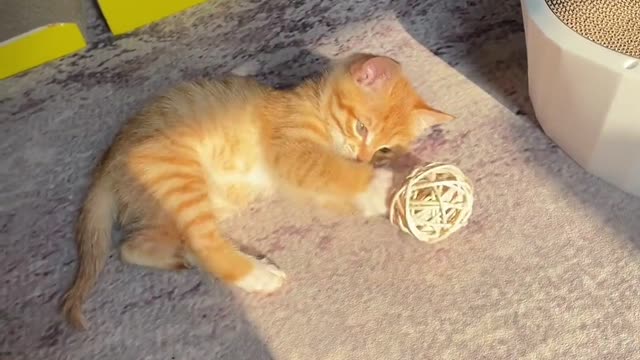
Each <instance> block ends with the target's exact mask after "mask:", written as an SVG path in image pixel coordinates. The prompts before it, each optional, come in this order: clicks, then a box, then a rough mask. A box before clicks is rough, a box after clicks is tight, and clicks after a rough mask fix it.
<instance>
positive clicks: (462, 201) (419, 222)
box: [389, 163, 473, 243]
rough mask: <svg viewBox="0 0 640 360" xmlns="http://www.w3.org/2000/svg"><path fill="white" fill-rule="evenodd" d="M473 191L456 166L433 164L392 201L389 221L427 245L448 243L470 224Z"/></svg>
mask: <svg viewBox="0 0 640 360" xmlns="http://www.w3.org/2000/svg"><path fill="white" fill-rule="evenodd" d="M472 208H473V187H472V185H471V183H470V182H469V180H468V179H467V177H466V176H465V175H464V174H463V173H462V171H461V170H460V169H459V168H457V167H456V166H453V165H448V164H442V163H432V164H428V165H424V166H421V167H418V168H416V169H414V170H413V171H412V172H411V174H410V175H409V176H407V179H406V180H405V182H404V184H403V185H402V187H401V188H400V189H399V190H398V191H397V192H396V193H395V195H394V196H393V199H392V201H391V209H390V212H389V219H390V220H391V222H392V223H393V224H394V225H396V226H398V227H399V228H400V229H401V230H402V231H404V232H406V233H408V234H411V235H413V236H414V237H415V238H416V239H418V240H420V241H424V242H427V243H436V242H438V241H441V240H444V239H445V238H447V237H448V236H449V235H451V234H452V233H453V232H455V231H457V230H459V229H460V228H462V227H463V226H465V225H466V224H467V221H468V220H469V217H470V216H471V210H472Z"/></svg>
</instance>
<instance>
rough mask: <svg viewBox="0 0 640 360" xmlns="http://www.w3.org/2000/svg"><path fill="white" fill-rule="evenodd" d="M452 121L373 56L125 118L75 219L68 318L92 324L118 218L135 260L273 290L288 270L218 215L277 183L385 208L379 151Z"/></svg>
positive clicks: (185, 95) (218, 88)
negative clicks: (289, 84) (231, 236)
mask: <svg viewBox="0 0 640 360" xmlns="http://www.w3.org/2000/svg"><path fill="white" fill-rule="evenodd" d="M449 119H450V116H448V115H446V114H443V113H440V112H438V111H436V110H433V109H431V108H430V107H429V106H427V105H426V104H425V103H424V102H423V101H422V100H421V99H420V97H419V96H418V95H417V94H416V92H415V91H414V90H413V88H412V87H411V85H410V83H409V82H408V80H407V79H406V78H405V77H404V76H403V75H402V73H401V71H400V67H399V65H398V64H397V63H396V62H395V61H393V60H391V59H389V58H385V57H377V56H373V55H368V54H357V55H354V56H352V57H350V58H348V59H345V60H343V61H341V62H338V63H337V64H336V65H335V66H334V67H333V68H332V69H331V71H329V72H327V73H326V74H325V75H324V76H323V77H321V78H318V79H314V80H308V81H306V82H304V83H302V84H301V85H300V86H298V87H297V88H295V89H293V90H288V91H278V90H274V89H271V88H268V87H265V86H263V85H261V84H259V83H257V82H256V81H254V80H252V79H249V78H244V77H237V76H231V77H228V78H226V79H224V80H221V81H202V82H194V83H188V84H184V85H181V86H178V87H177V88H175V89H172V90H170V91H169V92H167V93H166V94H164V95H162V96H159V97H158V98H157V99H155V101H153V102H151V103H150V104H149V105H148V106H147V107H145V108H144V109H143V110H142V111H141V112H140V113H139V114H138V115H137V116H135V117H134V118H132V119H131V120H130V121H128V122H127V124H126V125H125V126H124V128H123V129H122V130H121V132H120V133H119V135H118V136H117V138H116V140H115V142H114V144H113V145H112V146H111V148H110V149H109V151H108V152H107V154H106V155H105V157H104V159H103V161H102V162H101V164H100V165H99V166H98V168H97V169H96V172H95V175H94V182H93V185H92V187H91V188H90V191H89V195H88V197H87V200H86V203H85V205H84V207H83V209H82V212H81V215H80V218H79V221H78V232H77V240H78V248H79V256H80V260H79V267H78V273H77V277H76V279H75V282H74V284H73V286H72V287H71V289H70V290H69V291H68V292H67V294H66V296H65V299H64V304H63V310H64V312H65V314H66V316H67V318H68V319H69V321H70V322H71V323H72V324H73V325H75V326H76V327H78V328H84V327H86V320H85V319H84V316H83V315H82V304H83V303H84V301H85V299H86V298H87V296H88V294H89V292H90V290H91V288H92V287H93V286H94V285H95V282H96V279H97V277H98V274H99V272H100V270H101V269H102V267H103V266H104V263H105V260H106V256H107V253H108V251H109V250H108V249H109V243H110V229H111V226H112V223H113V222H114V221H116V222H118V223H119V224H120V225H122V226H123V227H124V228H125V229H126V230H127V234H128V238H127V240H126V241H125V242H124V244H123V245H122V247H121V254H122V259H123V260H125V261H127V262H130V263H134V264H138V265H142V266H148V267H155V268H163V269H182V268H186V267H190V266H192V265H197V266H199V267H201V268H202V269H203V270H205V271H207V272H208V273H209V274H211V275H212V276H214V277H216V278H218V279H220V280H222V281H224V282H226V283H230V284H235V285H237V286H239V287H241V288H243V289H245V290H248V291H260V292H271V291H274V290H276V289H277V288H278V287H280V286H281V284H282V283H283V281H284V278H285V276H284V273H282V272H281V271H280V270H279V269H278V268H276V267H275V266H273V265H272V264H269V263H267V262H264V261H259V260H257V259H255V258H253V257H251V256H249V255H247V254H244V253H242V252H240V251H239V250H237V249H236V248H235V247H234V246H233V245H232V244H231V243H230V242H229V241H227V240H226V239H225V237H224V235H223V234H221V233H220V231H219V230H218V227H217V223H218V222H219V221H221V220H224V219H225V218H228V217H230V216H233V215H234V214H235V213H237V212H238V211H239V210H241V209H243V208H244V207H245V206H246V205H247V204H249V203H250V202H252V201H253V200H254V199H255V198H256V197H258V196H268V195H269V194H271V193H272V192H274V191H281V192H285V193H286V194H289V195H292V196H293V197H295V198H302V199H305V200H307V199H308V200H311V201H315V202H316V203H318V204H320V205H322V206H326V207H330V208H334V209H343V210H345V209H346V210H350V211H359V212H360V213H362V214H363V215H367V216H373V215H380V214H383V213H385V212H386V210H387V208H386V206H387V204H386V197H387V195H388V194H387V192H388V190H389V187H390V185H391V175H392V174H391V173H390V172H389V171H388V170H384V169H377V168H374V167H373V166H372V161H373V160H374V159H375V154H377V153H379V152H380V151H378V150H379V149H381V148H383V147H385V148H390V149H394V150H397V149H407V148H408V147H409V145H410V144H411V142H412V141H413V140H414V139H415V138H416V137H417V136H418V135H419V134H420V132H421V131H422V130H423V129H424V128H425V127H427V126H431V125H433V124H436V123H439V122H443V121H446V120H449ZM358 122H360V123H361V124H358Z"/></svg>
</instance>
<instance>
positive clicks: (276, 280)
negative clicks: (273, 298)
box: [235, 258, 287, 293]
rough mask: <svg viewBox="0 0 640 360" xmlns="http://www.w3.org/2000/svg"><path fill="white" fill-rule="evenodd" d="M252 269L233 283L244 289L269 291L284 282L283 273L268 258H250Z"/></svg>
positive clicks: (284, 276) (272, 290)
mask: <svg viewBox="0 0 640 360" xmlns="http://www.w3.org/2000/svg"><path fill="white" fill-rule="evenodd" d="M252 262H253V265H254V267H253V270H251V272H249V273H248V274H247V275H246V276H245V277H243V278H241V279H240V280H238V281H236V282H235V285H236V286H237V287H239V288H241V289H243V290H245V291H249V292H261V293H271V292H274V291H275V290H277V289H278V288H280V287H281V286H282V284H283V283H284V280H285V278H286V277H287V276H286V275H285V273H284V272H283V271H282V270H280V269H279V268H278V267H277V266H276V265H274V264H273V263H271V262H270V261H269V260H268V259H266V258H264V259H261V260H258V259H255V258H252Z"/></svg>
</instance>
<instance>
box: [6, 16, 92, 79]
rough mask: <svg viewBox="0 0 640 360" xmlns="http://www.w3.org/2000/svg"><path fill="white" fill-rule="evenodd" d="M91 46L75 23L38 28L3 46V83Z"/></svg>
mask: <svg viewBox="0 0 640 360" xmlns="http://www.w3.org/2000/svg"><path fill="white" fill-rule="evenodd" d="M85 46H87V43H86V41H85V39H84V36H83V35H82V32H81V31H80V27H78V25H77V24H75V23H55V24H49V25H45V26H41V27H38V28H35V29H33V30H31V31H29V32H26V33H24V34H21V35H18V36H15V37H13V38H11V39H8V40H6V41H3V42H2V43H0V80H2V79H6V78H8V77H11V76H13V75H17V74H19V73H22V72H24V71H26V70H29V69H32V68H34V67H37V66H39V65H42V64H44V63H47V62H49V61H52V60H55V59H58V58H61V57H63V56H66V55H69V54H71V53H73V52H76V51H78V50H80V49H82V48H84V47H85Z"/></svg>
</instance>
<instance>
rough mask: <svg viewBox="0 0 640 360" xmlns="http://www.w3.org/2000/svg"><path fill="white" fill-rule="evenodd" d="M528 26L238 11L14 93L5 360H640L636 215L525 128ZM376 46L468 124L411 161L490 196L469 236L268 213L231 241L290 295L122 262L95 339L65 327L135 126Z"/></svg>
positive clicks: (620, 196) (136, 42) (482, 197)
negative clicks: (70, 295) (224, 91)
mask: <svg viewBox="0 0 640 360" xmlns="http://www.w3.org/2000/svg"><path fill="white" fill-rule="evenodd" d="M519 17H520V13H519V8H518V6H517V3H514V1H506V2H493V1H490V0H486V1H480V0H478V1H461V0H456V1H447V2H445V1H435V0H429V1H424V0H422V1H393V2H390V1H383V0H379V1H377V0H361V1H320V0H317V1H244V0H241V1H229V2H222V3H219V4H218V5H216V6H211V5H205V6H202V7H199V8H196V9H194V10H192V11H188V12H186V13H184V14H181V15H179V16H176V17H174V18H171V19H168V20H166V21H163V22H161V23H159V24H157V25H153V26H151V27H149V28H146V29H143V30H142V31H139V32H136V33H135V34H133V35H130V36H127V37H124V38H120V39H117V40H115V41H114V40H113V39H110V38H109V37H108V36H102V37H98V39H97V41H96V42H95V43H94V45H93V46H92V47H91V48H90V49H89V50H87V51H85V52H83V53H80V54H77V55H74V56H72V57H69V58H66V59H64V60H61V61H59V62H56V63H53V64H50V65H46V66H44V67H41V68H38V69H36V70H34V71H31V72H29V73H27V74H25V75H22V76H19V77H16V78H13V79H10V80H7V81H3V82H2V83H1V84H0V95H1V97H0V99H1V100H0V106H1V111H2V112H1V118H0V134H1V136H2V142H1V143H0V235H1V237H2V239H1V242H0V245H1V246H2V251H1V255H2V259H1V261H0V276H1V279H0V281H1V288H0V307H1V311H0V322H1V323H0V358H2V359H30V360H39V359H73V360H79V359H82V360H84V359H92V360H94V359H95V360H98V359H125V360H128V359H132V360H134V359H135V360H138V359H177V360H183V359H252V360H253V359H271V358H273V359H304V360H307V359H478V358H485V359H604V358H606V359H638V358H640V355H638V354H640V337H638V334H640V280H639V279H640V251H639V249H638V247H639V246H640V222H639V221H638V214H640V200H638V199H637V198H633V197H631V196H629V195H626V194H624V193H622V192H620V191H618V190H616V189H614V188H613V187H611V186H608V185H606V184H605V183H603V182H602V181H600V180H598V179H595V178H594V177H592V176H589V175H588V174H586V173H585V172H584V171H582V170H581V169H580V168H579V167H578V166H577V165H575V164H574V163H573V162H572V161H571V160H570V159H569V158H568V157H567V156H566V155H565V154H564V153H563V152H562V151H561V150H560V149H558V147H556V146H555V145H553V144H552V143H551V142H550V141H549V140H548V139H547V138H546V137H545V136H544V134H542V133H541V131H540V130H539V128H538V127H537V126H536V125H535V122H534V121H531V120H532V117H531V115H529V116H524V115H523V116H517V115H516V113H518V114H527V113H528V110H527V106H528V105H526V90H525V88H524V86H523V84H526V82H525V81H524V80H523V79H524V78H525V73H524V68H523V64H524V62H523V58H522V54H523V46H524V45H523V43H522V29H521V25H520V23H519V20H517V19H519ZM94 30H95V28H94ZM359 50H361V51H371V52H382V53H386V54H389V55H391V56H393V57H395V58H397V59H398V60H400V61H401V62H402V63H403V64H405V66H406V69H407V71H408V72H409V73H410V74H412V77H413V78H414V79H415V84H416V86H417V87H418V88H419V89H420V91H421V92H422V94H423V95H424V96H425V97H426V98H427V99H428V100H430V101H431V102H432V103H433V104H434V105H436V106H437V107H440V108H442V109H445V110H447V111H449V112H451V113H454V114H455V115H457V116H458V119H457V120H456V121H455V122H452V123H450V124H448V125H447V126H444V127H441V128H438V129H435V130H434V131H432V132H430V133H429V134H426V135H425V137H424V138H423V139H422V140H421V142H420V143H419V144H418V145H417V147H416V153H417V154H419V155H420V156H421V157H422V158H424V159H425V160H440V161H450V162H453V163H455V164H457V165H459V166H460V167H461V168H462V169H463V170H464V171H465V172H466V173H467V174H468V175H469V176H470V177H471V179H473V180H474V182H475V186H476V192H477V204H476V208H475V213H474V215H473V216H472V220H471V222H470V224H469V225H468V227H466V228H465V229H463V230H462V231H461V232H459V233H458V234H456V235H454V236H453V237H451V238H450V239H449V240H447V241H446V242H444V243H442V244H439V245H437V246H429V245H425V244H422V243H419V242H417V241H415V240H412V239H411V238H409V237H407V236H404V235H402V234H400V233H399V232H398V231H397V230H396V229H394V228H393V227H392V226H391V225H390V224H389V223H388V222H387V221H386V220H385V219H375V220H368V221H366V220H362V219H356V218H349V219H345V218H338V217H334V216H331V215H329V214H326V213H323V212H321V211H318V210H316V209H311V208H299V207H294V206H293V205H291V204H288V203H286V202H283V201H279V200H275V202H274V203H271V204H270V206H268V207H265V204H258V205H256V206H255V207H253V208H252V209H251V210H250V211H249V214H247V215H246V216H243V217H241V218H238V219H236V220H234V221H233V222H230V223H229V224H226V225H227V226H228V228H229V232H230V234H231V235H232V236H233V237H234V238H235V239H237V240H238V241H239V242H242V243H245V244H248V245H250V246H252V247H255V248H257V249H259V250H261V251H263V252H265V253H266V254H268V255H269V256H270V257H271V258H272V259H274V260H275V261H276V262H277V263H278V264H279V265H280V266H281V267H282V268H283V269H284V270H285V271H286V272H287V273H288V275H289V280H288V283H287V284H286V285H285V287H284V289H283V290H282V291H281V292H279V293H277V294H275V295H273V296H270V297H260V296H251V295H246V294H244V293H241V292H237V291H235V290H231V289H227V288H225V287H223V286H222V285H220V284H219V283H217V282H213V281H209V280H207V279H206V278H204V277H203V276H201V275H200V274H198V273H197V272H196V271H190V272H183V273H169V272H160V271H150V270H145V269H141V268H136V267H132V266H127V265H124V264H122V263H121V262H120V261H119V260H118V259H117V254H116V253H115V252H114V253H113V255H112V258H111V259H110V261H109V263H108V266H107V268H106V270H105V272H104V273H103V275H102V277H101V281H100V283H99V286H98V288H97V289H96V291H95V292H94V293H93V296H92V297H91V299H90V301H89V303H88V304H87V307H86V309H87V315H88V317H89V319H90V321H91V325H92V326H91V328H90V330H89V331H88V332H84V333H79V332H74V331H72V330H71V329H69V328H68V327H67V326H66V324H65V323H64V322H63V321H62V319H61V318H60V316H59V314H58V312H57V310H58V304H59V299H60V296H61V295H62V293H63V291H64V290H65V289H66V287H67V286H68V284H69V282H70V281H71V278H72V275H73V271H74V267H75V250H74V245H73V238H72V232H71V230H72V224H73V222H74V220H75V215H76V211H77V209H78V206H79V202H80V200H81V199H82V197H83V193H84V191H85V189H86V186H87V179H88V174H89V171H90V170H91V167H92V166H93V164H95V161H96V158H97V156H98V155H99V154H100V153H101V152H102V151H103V150H104V149H105V148H106V146H107V145H108V143H109V142H110V140H111V138H112V136H113V135H114V133H115V132H116V130H117V129H118V127H119V126H120V124H121V123H122V122H123V121H124V120H125V119H126V117H127V116H128V115H131V114H132V113H133V112H134V111H135V110H136V109H138V108H139V107H140V106H141V104H142V103H143V102H144V101H145V100H146V99H148V98H149V96H151V95H152V93H154V92H156V91H158V90H160V89H162V88H165V87H167V86H169V85H172V84H175V83H177V82H179V81H181V80H184V79H187V78H192V77H196V76H202V75H205V76H211V75H214V74H218V73H224V72H228V71H231V70H234V69H235V70H237V71H242V72H253V71H255V72H257V73H258V74H259V77H260V78H261V79H264V80H266V81H268V82H271V83H273V84H277V85H286V84H291V83H293V82H295V81H297V80H298V79H300V78H301V77H302V76H305V75H307V74H309V73H312V72H315V71H317V70H318V68H319V67H320V65H322V64H324V63H325V62H326V57H333V56H336V55H341V54H344V53H348V52H352V51H359ZM434 53H435V54H437V55H438V56H439V57H440V58H441V59H444V60H445V61H443V60H441V59H440V58H438V57H437V56H435V55H434ZM512 57H513V58H512ZM447 63H448V64H450V65H453V66H454V67H455V69H457V70H458V71H456V70H455V69H454V68H452V67H451V66H450V65H448V64H447ZM478 85H479V86H478ZM483 89H484V90H483ZM485 90H486V91H485ZM490 94H491V95H490ZM496 99H497V100H496ZM501 103H502V104H501ZM503 104H504V105H506V107H505V106H504V105H503Z"/></svg>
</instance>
